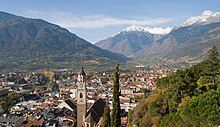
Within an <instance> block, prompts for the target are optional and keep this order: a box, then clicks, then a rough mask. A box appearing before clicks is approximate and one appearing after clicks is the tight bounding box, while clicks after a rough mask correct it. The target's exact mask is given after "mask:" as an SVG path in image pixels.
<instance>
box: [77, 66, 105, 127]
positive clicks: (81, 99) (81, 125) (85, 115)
mask: <svg viewBox="0 0 220 127" xmlns="http://www.w3.org/2000/svg"><path fill="white" fill-rule="evenodd" d="M104 107H105V102H104V100H103V99H101V98H99V99H98V100H96V101H95V103H94V104H93V105H92V106H91V107H88V106H87V89H86V73H85V71H84V69H83V67H82V68H81V70H80V72H79V75H78V78H77V127H101V123H102V122H101V120H102V116H103V114H104Z"/></svg>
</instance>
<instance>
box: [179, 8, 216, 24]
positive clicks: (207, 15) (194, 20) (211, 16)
mask: <svg viewBox="0 0 220 127" xmlns="http://www.w3.org/2000/svg"><path fill="white" fill-rule="evenodd" d="M215 22H220V12H212V11H209V10H206V11H204V12H203V13H202V15H201V16H195V17H191V18H188V19H187V20H186V21H185V22H183V23H182V24H181V25H180V26H181V27H184V26H189V25H193V24H209V23H215Z"/></svg>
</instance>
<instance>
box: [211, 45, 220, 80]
mask: <svg viewBox="0 0 220 127" xmlns="http://www.w3.org/2000/svg"><path fill="white" fill-rule="evenodd" d="M218 57H219V53H218V49H217V47H216V46H215V45H213V47H212V49H211V50H209V60H210V61H211V67H210V76H211V79H212V81H213V83H216V82H217V81H218V78H217V76H218V75H219V70H218V69H219V58H218Z"/></svg>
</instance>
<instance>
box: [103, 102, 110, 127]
mask: <svg viewBox="0 0 220 127" xmlns="http://www.w3.org/2000/svg"><path fill="white" fill-rule="evenodd" d="M110 123H111V119H110V109H109V106H108V100H106V104H105V109H104V116H103V121H102V127H110V125H111V124H110Z"/></svg>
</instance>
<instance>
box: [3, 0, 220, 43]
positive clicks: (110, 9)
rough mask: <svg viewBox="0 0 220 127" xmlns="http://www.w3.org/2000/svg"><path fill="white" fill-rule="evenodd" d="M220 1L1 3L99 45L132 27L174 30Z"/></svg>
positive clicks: (32, 0) (22, 0) (51, 0)
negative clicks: (100, 41)
mask: <svg viewBox="0 0 220 127" xmlns="http://www.w3.org/2000/svg"><path fill="white" fill-rule="evenodd" d="M219 6H220V0H0V10H1V11H5V12H8V13H12V14H15V15H21V16H25V17H31V18H41V19H44V20H46V21H49V22H52V23H55V24H58V25H60V26H62V27H64V28H67V29H68V30H69V31H71V32H73V33H75V34H77V35H78V36H80V37H82V38H84V39H86V40H88V41H90V42H92V43H93V42H96V41H98V40H102V39H104V38H106V37H109V36H111V35H113V34H115V33H117V32H119V31H121V30H122V29H124V28H126V27H128V26H130V25H133V24H134V25H139V26H144V27H163V28H165V27H174V26H176V25H179V24H181V23H182V22H184V21H185V20H186V19H187V18H189V17H191V16H198V15H201V13H202V12H203V11H205V10H211V11H220V8H219Z"/></svg>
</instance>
